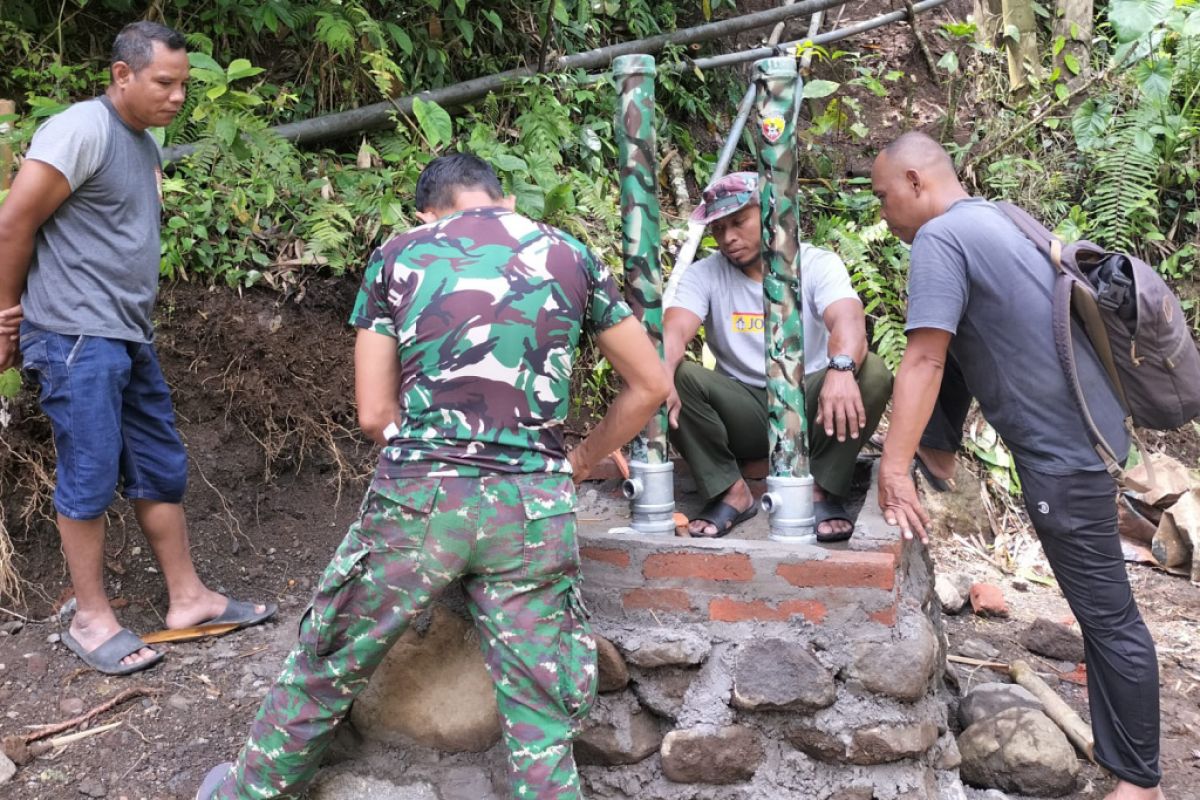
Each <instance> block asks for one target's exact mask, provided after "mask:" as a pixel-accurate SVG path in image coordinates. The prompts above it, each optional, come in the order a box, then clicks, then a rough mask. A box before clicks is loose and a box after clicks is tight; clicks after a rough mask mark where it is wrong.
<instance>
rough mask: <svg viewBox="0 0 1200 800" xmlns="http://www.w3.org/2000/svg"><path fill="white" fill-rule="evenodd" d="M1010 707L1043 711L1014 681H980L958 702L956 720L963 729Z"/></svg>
mask: <svg viewBox="0 0 1200 800" xmlns="http://www.w3.org/2000/svg"><path fill="white" fill-rule="evenodd" d="M1010 708H1028V709H1032V710H1033V711H1044V710H1045V709H1044V708H1043V707H1042V701H1041V700H1038V699H1037V698H1036V697H1034V696H1033V694H1032V693H1031V692H1030V691H1029V690H1028V689H1026V688H1025V687H1024V686H1018V685H1017V684H1015V683H981V684H979V685H978V686H976V687H975V688H974V689H972V690H971V691H969V692H967V694H966V696H965V697H963V699H962V700H961V701H959V704H958V721H959V722H960V723H962V727H963V730H966V729H967V728H969V727H971V726H972V725H974V724H975V723H976V722H979V721H980V720H984V719H987V718H989V717H994V716H996V715H997V714H999V713H1000V712H1001V711H1007V710H1008V709H1010Z"/></svg>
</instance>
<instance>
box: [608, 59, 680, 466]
mask: <svg viewBox="0 0 1200 800" xmlns="http://www.w3.org/2000/svg"><path fill="white" fill-rule="evenodd" d="M654 71H655V70H654V57H653V56H646V55H634V56H621V57H620V58H618V59H616V60H615V61H613V77H614V78H615V79H616V82H617V89H618V91H619V92H620V97H619V100H618V101H617V102H618V106H617V125H616V130H617V151H618V153H617V159H618V161H619V162H620V170H621V223H622V225H621V256H622V258H623V259H624V262H625V299H626V300H627V301H628V302H629V305H630V306H631V307H632V308H633V313H635V314H636V315H637V316H638V319H640V320H641V321H642V324H643V325H645V326H646V331H647V332H648V333H649V334H650V338H651V339H652V340H653V341H654V344H655V345H656V346H657V347H658V353H659V355H660V356H661V355H662V315H663V309H662V268H661V266H660V265H659V259H658V247H659V241H660V239H659V219H658V192H657V189H658V185H657V181H656V180H655V174H656V169H655V167H656V163H657V162H656V160H655V142H654V139H655V137H654ZM630 455H631V456H632V458H633V460H635V461H644V462H646V463H649V464H661V463H663V462H665V461H666V460H667V409H666V406H663V407H662V408H661V409H659V411H658V413H656V414H655V415H654V416H653V417H651V418H650V421H649V422H648V423H647V424H646V427H645V429H643V431H642V433H641V434H640V435H639V436H638V438H637V439H635V440H634V442H633V446H632V451H631V453H630Z"/></svg>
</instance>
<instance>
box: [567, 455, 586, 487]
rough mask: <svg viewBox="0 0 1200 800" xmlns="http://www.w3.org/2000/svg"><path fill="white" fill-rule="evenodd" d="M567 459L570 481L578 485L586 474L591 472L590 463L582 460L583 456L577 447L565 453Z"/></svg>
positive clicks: (584, 479)
mask: <svg viewBox="0 0 1200 800" xmlns="http://www.w3.org/2000/svg"><path fill="white" fill-rule="evenodd" d="M567 461H568V462H570V464H571V483H573V484H575V485H576V486H578V485H579V484H581V483H583V482H584V481H586V480H587V478H588V475H591V474H592V465H591V464H585V463H584V462H583V456H582V454H580V452H579V448H575V449H574V450H572V451H571V452H569V453H567Z"/></svg>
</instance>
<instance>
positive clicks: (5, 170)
mask: <svg viewBox="0 0 1200 800" xmlns="http://www.w3.org/2000/svg"><path fill="white" fill-rule="evenodd" d="M15 113H17V104H16V103H14V102H13V101H12V100H0V117H6V116H8V115H9V114H15ZM11 127H12V126H11V125H9V124H8V123H7V122H0V134H5V133H8V131H9V129H10V128H11ZM12 168H13V152H12V148H11V147H9V146H8V144H6V143H0V191H8V187H10V186H12V171H13V169H12Z"/></svg>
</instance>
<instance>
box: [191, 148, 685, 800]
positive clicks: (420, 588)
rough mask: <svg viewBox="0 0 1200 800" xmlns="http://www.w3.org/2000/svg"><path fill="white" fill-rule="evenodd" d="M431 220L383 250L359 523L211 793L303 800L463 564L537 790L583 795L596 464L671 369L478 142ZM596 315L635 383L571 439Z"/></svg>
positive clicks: (604, 275) (656, 398)
mask: <svg viewBox="0 0 1200 800" xmlns="http://www.w3.org/2000/svg"><path fill="white" fill-rule="evenodd" d="M416 205H417V208H418V209H420V212H419V213H418V217H419V218H420V219H421V221H422V222H425V223H426V224H424V225H422V226H421V227H418V228H415V229H413V230H411V231H409V232H408V233H405V234H403V235H400V236H397V237H395V238H393V239H392V240H390V241H389V242H387V243H386V244H385V245H384V246H383V247H381V248H380V249H379V250H377V251H376V252H375V253H374V254H373V255H372V257H371V260H370V263H369V264H368V266H367V271H366V276H365V281H364V285H363V289H362V291H361V292H360V293H359V297H358V301H357V302H356V304H355V308H354V312H353V315H352V316H351V323H352V324H353V325H355V326H356V327H357V328H358V329H359V331H358V339H357V344H356V347H355V382H356V395H357V400H358V415H359V422H360V424H361V426H362V428H363V431H364V432H366V433H367V434H368V435H370V436H371V438H372V439H374V440H375V441H377V442H379V443H380V444H382V445H384V447H383V450H382V452H381V454H380V458H379V466H378V470H377V472H376V476H375V479H374V482H373V483H372V485H371V487H370V489H369V490H368V491H367V495H366V498H365V499H364V501H363V505H362V511H361V514H360V516H359V519H358V521H357V522H355V523H354V524H353V525H352V526H351V527H350V531H349V533H348V534H347V535H346V538H345V539H344V540H343V541H342V544H341V546H340V547H338V549H337V552H336V553H335V554H334V556H333V560H332V562H330V564H329V567H328V568H327V569H326V570H325V573H324V575H322V577H321V579H320V582H319V584H318V586H317V591H316V596H315V597H314V599H313V603H312V606H311V608H310V609H309V610H308V612H306V613H305V615H304V617H303V618H302V620H301V623H300V641H299V643H298V644H297V645H296V647H295V648H294V649H293V650H292V652H291V654H290V655H289V656H288V658H287V660H286V661H285V662H284V667H283V672H282V674H281V675H280V676H279V678H278V679H277V680H276V682H275V685H274V686H273V687H272V688H271V689H270V691H269V692H268V693H267V696H266V698H265V699H264V700H263V704H262V707H261V708H260V709H259V712H258V716H257V718H256V719H255V721H254V723H253V726H252V728H251V731H250V739H249V741H248V742H247V743H246V745H245V746H244V747H243V748H242V751H241V754H240V755H239V757H238V760H237V763H236V764H235V765H233V766H232V768H230V767H229V765H221V766H220V767H217V768H215V769H214V770H212V771H211V772H210V773H209V776H208V778H206V779H205V782H204V785H203V786H202V787H201V789H200V792H199V793H198V794H197V797H199V798H205V800H207V798H210V797H216V798H222V799H223V800H231V799H232V798H268V797H269V798H285V797H286V798H291V797H297V796H299V795H300V793H301V792H302V791H303V789H304V787H305V786H306V785H307V783H308V782H309V781H310V780H311V778H312V777H313V775H314V774H315V773H316V771H317V767H318V765H319V764H320V762H321V754H322V752H323V750H324V749H325V747H326V745H327V744H328V742H329V741H330V739H331V737H332V734H333V731H334V728H335V727H336V725H337V724H338V722H339V721H340V720H341V719H342V718H343V717H344V716H345V714H346V713H347V711H348V710H349V708H350V704H351V703H352V702H353V700H354V697H355V696H356V695H357V694H358V693H359V692H360V691H361V690H362V689H363V688H364V687H365V686H366V684H367V680H368V679H369V678H370V676H371V673H372V672H373V671H374V669H375V668H376V666H378V664H379V663H380V661H381V660H382V659H383V657H384V655H386V653H387V652H388V650H389V649H390V648H391V647H392V644H393V643H394V642H395V641H396V640H397V639H399V638H400V635H401V634H402V633H404V631H405V629H406V628H407V626H408V625H409V623H410V622H411V621H412V620H413V619H414V618H416V617H417V616H418V615H419V614H420V613H421V612H422V611H423V610H424V609H425V608H427V607H428V606H429V604H430V603H431V602H432V601H433V599H434V598H435V597H436V596H437V594H438V593H439V592H440V591H441V590H442V589H444V588H445V587H446V586H447V585H449V584H450V583H451V582H453V581H455V580H457V579H459V578H462V579H463V583H464V588H465V589H466V593H467V597H468V599H469V606H470V610H471V613H472V614H473V616H474V618H475V623H476V625H477V627H478V630H479V632H480V641H481V646H482V649H483V652H484V657H485V660H486V664H487V668H488V671H489V672H490V674H491V676H492V679H493V681H494V682H495V686H496V700H497V703H498V705H499V709H500V715H501V719H502V721H503V731H504V741H505V744H506V746H507V747H508V753H509V759H508V760H509V770H510V776H511V781H512V790H513V794H514V796H515V797H518V798H529V799H532V798H537V799H538V800H566V799H567V798H579V797H581V794H580V788H579V777H578V775H577V773H576V770H575V763H574V760H573V758H572V754H571V744H570V740H571V737H572V735H573V734H574V733H575V731H576V730H577V727H578V724H579V722H580V720H581V719H582V718H583V717H584V716H585V715H586V714H587V713H588V711H589V710H590V708H591V704H592V701H593V699H594V696H595V691H596V678H597V675H596V650H595V641H594V639H593V638H592V636H591V632H590V630H589V627H588V624H587V622H586V620H585V619H584V614H583V609H582V606H581V604H580V599H579V590H578V585H577V584H578V581H579V561H578V545H577V542H576V530H575V515H574V505H575V494H574V486H573V483H572V478H574V480H575V481H578V480H580V479H582V478H583V477H584V476H586V474H587V472H588V470H589V469H590V466H591V465H592V464H593V463H594V461H595V460H596V459H598V458H599V457H602V456H603V455H604V454H606V453H609V452H611V451H613V450H614V449H616V448H617V447H619V446H620V445H622V444H624V443H625V442H626V441H628V440H629V439H630V438H632V437H633V436H634V434H636V433H637V431H638V430H640V429H641V427H642V425H643V424H644V423H645V422H646V420H647V419H649V417H650V415H651V414H652V413H653V412H654V410H655V409H657V408H658V407H659V406H660V405H661V404H662V402H663V401H664V399H665V398H666V396H667V393H668V391H669V389H670V384H669V381H668V379H667V376H666V372H665V370H664V369H663V367H662V364H661V361H660V360H659V359H658V357H657V354H656V353H655V350H654V347H653V345H652V344H651V343H650V340H649V337H648V336H647V335H646V333H645V331H644V330H643V328H642V327H641V325H640V324H639V323H638V322H637V320H636V319H635V318H634V317H632V316H631V314H630V310H629V308H628V307H627V306H626V305H625V303H624V301H623V300H622V299H621V296H620V294H619V292H618V289H617V286H616V284H615V282H614V281H613V279H612V277H611V275H610V274H609V272H608V270H607V269H606V268H605V267H604V266H603V265H602V264H601V263H600V262H599V261H598V260H597V259H596V258H595V257H594V256H593V255H592V254H591V253H590V252H589V251H588V250H587V249H586V248H585V247H584V246H583V245H581V244H580V243H579V242H578V241H576V240H575V239H573V238H571V237H570V236H568V235H566V234H565V233H563V232H561V231H558V230H556V229H554V228H551V227H549V226H547V225H542V224H539V223H536V222H532V221H530V220H528V219H525V218H524V217H521V216H519V215H518V214H515V213H513V211H512V198H505V197H504V196H503V194H502V192H501V190H500V184H499V182H498V181H497V180H496V176H495V174H494V173H493V172H492V170H491V168H490V167H489V166H488V165H487V164H485V163H484V162H482V161H480V160H479V159H478V158H475V157H474V156H470V155H466V154H457V155H452V156H446V157H443V158H438V159H435V160H434V161H433V162H431V163H430V164H429V166H427V167H426V168H425V170H424V172H423V173H422V175H421V178H420V180H419V181H418V183H417V191H416ZM582 329H587V330H588V331H589V332H590V333H592V334H594V335H595V336H596V341H597V344H598V346H599V348H600V351H601V352H602V353H603V354H604V355H605V357H606V358H608V360H609V361H610V362H611V363H612V365H613V366H614V368H615V369H616V370H617V372H618V373H619V374H620V375H621V376H622V377H623V378H624V379H625V388H624V389H623V390H622V392H621V393H620V394H619V395H618V397H617V398H616V400H615V401H614V402H613V404H612V405H611V406H610V407H609V411H608V414H607V415H606V416H605V417H604V419H603V420H602V421H601V422H600V423H599V424H598V425H597V427H596V428H595V429H594V431H593V432H592V434H591V435H590V436H589V437H588V438H587V439H586V440H585V441H584V442H583V443H581V444H580V445H579V446H578V447H577V448H575V449H574V450H573V451H572V452H571V453H570V454H568V453H567V452H566V449H565V447H564V442H563V419H564V417H565V416H566V413H567V410H568V396H567V395H568V384H569V381H570V376H571V370H572V365H573V361H574V354H575V352H576V345H577V344H578V342H579V338H580V334H581V330H582Z"/></svg>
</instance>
